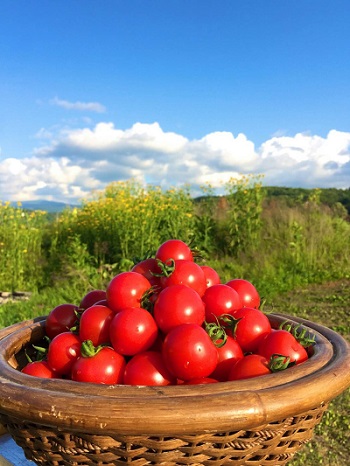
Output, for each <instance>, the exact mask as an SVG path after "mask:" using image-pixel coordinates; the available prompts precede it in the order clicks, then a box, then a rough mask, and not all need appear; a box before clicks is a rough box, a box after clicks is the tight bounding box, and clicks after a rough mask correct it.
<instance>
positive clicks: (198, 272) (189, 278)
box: [160, 260, 207, 296]
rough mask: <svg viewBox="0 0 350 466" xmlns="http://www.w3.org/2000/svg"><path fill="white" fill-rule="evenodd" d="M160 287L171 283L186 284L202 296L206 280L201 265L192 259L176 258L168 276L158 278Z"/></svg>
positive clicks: (205, 287)
mask: <svg viewBox="0 0 350 466" xmlns="http://www.w3.org/2000/svg"><path fill="white" fill-rule="evenodd" d="M160 284H161V286H162V288H166V287H167V286H171V285H186V286H189V287H190V288H193V289H194V290H195V291H197V293H198V294H199V296H203V295H204V293H205V290H206V289H207V281H206V278H205V275H204V272H203V270H202V269H201V267H200V266H199V265H198V264H196V263H195V262H193V261H189V260H176V261H175V262H174V270H173V272H171V273H170V275H169V276H163V277H161V279H160Z"/></svg>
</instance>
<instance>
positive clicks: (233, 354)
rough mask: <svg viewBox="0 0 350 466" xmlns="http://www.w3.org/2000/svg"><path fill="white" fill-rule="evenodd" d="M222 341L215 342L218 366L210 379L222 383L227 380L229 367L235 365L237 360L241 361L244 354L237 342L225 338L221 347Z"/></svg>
mask: <svg viewBox="0 0 350 466" xmlns="http://www.w3.org/2000/svg"><path fill="white" fill-rule="evenodd" d="M221 342H222V340H218V341H216V342H215V343H216V345H217V347H216V349H217V352H218V356H219V358H218V364H217V366H216V368H215V370H214V372H213V373H212V374H210V377H213V378H214V379H217V380H219V381H220V382H224V381H226V380H228V376H229V373H230V370H231V367H232V366H233V364H234V363H236V362H237V361H238V360H239V359H242V358H243V356H244V353H243V351H242V348H241V347H240V346H239V344H238V343H237V341H236V340H235V339H234V338H232V337H230V336H227V340H226V342H225V344H224V345H223V346H219V345H218V343H219V344H220V343H221Z"/></svg>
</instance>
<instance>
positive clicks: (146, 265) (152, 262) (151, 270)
mask: <svg viewBox="0 0 350 466" xmlns="http://www.w3.org/2000/svg"><path fill="white" fill-rule="evenodd" d="M131 271H132V272H137V273H140V274H141V275H143V276H144V277H146V278H147V280H148V281H149V282H150V284H151V285H152V286H157V285H159V277H158V276H156V275H159V274H161V272H162V271H161V269H160V267H159V265H158V262H157V260H156V259H155V258H154V257H150V258H149V259H144V260H143V261H140V262H138V263H137V264H135V265H134V266H133V268H132V269H131ZM155 274H156V275H155Z"/></svg>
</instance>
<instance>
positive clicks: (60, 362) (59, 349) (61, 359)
mask: <svg viewBox="0 0 350 466" xmlns="http://www.w3.org/2000/svg"><path fill="white" fill-rule="evenodd" d="M80 348H81V341H80V338H79V337H78V335H75V334H74V333H71V332H64V333H60V334H59V335H56V336H55V338H53V340H52V341H51V343H50V345H49V349H48V352H47V362H48V364H49V366H50V367H51V369H52V370H54V371H55V373H57V374H59V375H70V371H71V368H72V366H73V364H74V362H75V361H76V360H77V359H78V357H79V356H80Z"/></svg>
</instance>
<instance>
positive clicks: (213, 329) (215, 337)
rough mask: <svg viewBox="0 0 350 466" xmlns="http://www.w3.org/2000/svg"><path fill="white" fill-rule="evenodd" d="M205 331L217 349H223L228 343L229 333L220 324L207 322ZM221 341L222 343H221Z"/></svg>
mask: <svg viewBox="0 0 350 466" xmlns="http://www.w3.org/2000/svg"><path fill="white" fill-rule="evenodd" d="M204 325H205V331H206V332H207V334H208V335H209V337H210V339H211V341H212V342H213V343H214V345H215V346H216V347H217V348H221V347H222V346H224V344H225V343H226V341H227V333H226V330H225V328H224V327H223V326H222V325H220V324H219V322H217V323H215V322H205V323H204ZM219 340H221V341H219Z"/></svg>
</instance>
